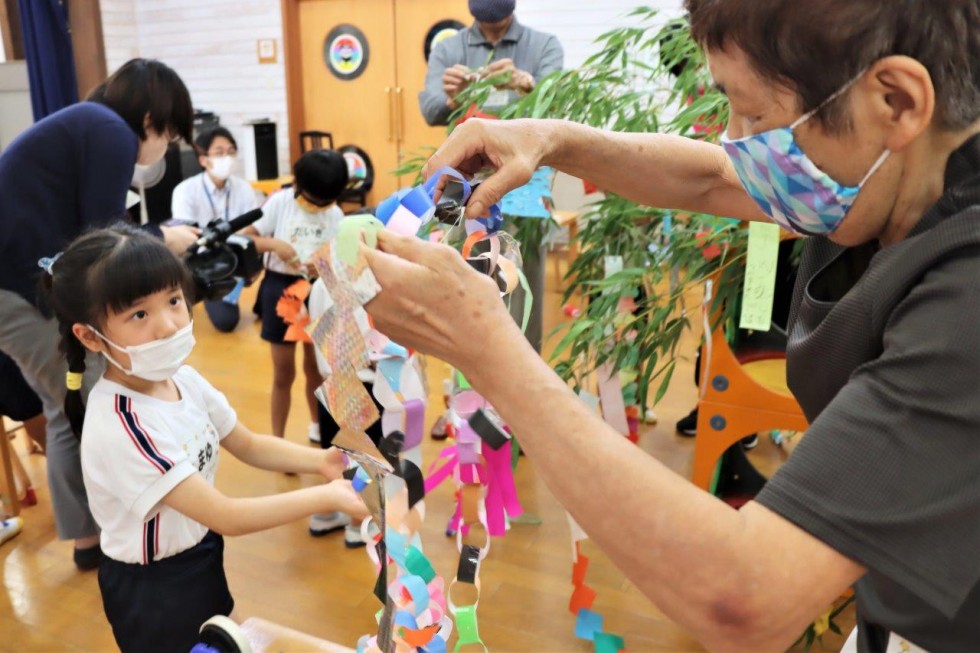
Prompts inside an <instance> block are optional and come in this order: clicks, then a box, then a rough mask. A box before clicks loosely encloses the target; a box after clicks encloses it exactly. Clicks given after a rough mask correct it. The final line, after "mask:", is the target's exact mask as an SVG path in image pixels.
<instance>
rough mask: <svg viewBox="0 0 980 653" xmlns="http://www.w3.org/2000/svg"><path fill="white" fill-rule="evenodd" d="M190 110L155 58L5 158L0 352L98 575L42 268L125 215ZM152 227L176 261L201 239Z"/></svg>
mask: <svg viewBox="0 0 980 653" xmlns="http://www.w3.org/2000/svg"><path fill="white" fill-rule="evenodd" d="M193 113H194V111H193V107H192V105H191V99H190V94H189V93H188V91H187V88H186V87H185V86H184V83H183V82H182V81H181V79H180V77H178V75H177V73H176V72H174V71H173V70H172V69H170V68H169V67H167V66H166V65H164V64H162V63H160V62H158V61H152V60H147V59H133V60H132V61H129V62H127V63H126V64H124V65H123V66H122V67H121V68H120V69H119V70H118V71H116V72H115V73H114V74H113V75H112V76H111V77H109V78H108V79H107V80H106V81H105V82H103V83H102V84H101V85H99V86H98V87H97V88H96V89H95V90H94V91H92V93H91V95H90V96H89V97H88V99H87V101H85V102H80V103H78V104H74V105H72V106H70V107H67V108H65V109H62V110H61V111H58V112H57V113H54V114H52V115H50V116H48V117H47V118H45V119H43V120H41V121H39V122H38V123H36V124H35V125H33V126H32V127H31V128H30V129H28V130H27V131H26V132H24V133H23V134H21V135H20V136H19V137H18V138H17V139H15V140H14V141H13V142H12V143H11V144H10V145H9V146H8V147H7V149H5V150H4V151H3V153H2V155H0V198H3V203H2V208H0V351H3V352H4V353H5V354H7V355H8V356H10V357H11V358H13V359H14V361H16V362H17V365H18V366H19V367H20V370H21V372H22V373H23V375H24V378H25V379H26V380H27V382H28V384H29V385H30V386H31V387H32V388H33V389H34V391H35V392H36V393H37V394H38V396H40V397H41V401H42V402H43V404H44V413H45V416H46V417H47V420H48V422H47V453H48V484H49V487H50V488H51V500H52V505H53V508H54V516H55V524H56V526H57V528H58V537H59V538H61V539H63V540H75V554H74V558H75V564H76V565H77V566H78V567H79V569H93V568H95V567H97V566H98V564H99V561H100V560H101V557H102V554H101V551H100V549H99V545H98V542H99V535H98V527H97V526H96V524H95V521H94V520H93V519H92V515H91V513H90V512H89V509H88V502H87V499H86V496H85V488H84V486H83V484H82V474H81V467H80V464H79V455H78V441H77V440H76V439H75V437H74V435H72V432H71V428H70V427H69V425H68V420H67V418H66V417H65V414H64V410H63V409H62V404H63V403H64V398H65V392H66V381H65V379H66V377H65V373H66V369H67V368H66V364H65V360H64V357H63V356H62V355H61V354H60V353H58V351H57V347H56V346H55V344H54V343H55V342H57V337H58V336H57V326H56V324H55V323H54V320H51V319H49V318H48V317H47V311H46V309H45V307H43V306H40V305H39V304H38V302H37V295H36V287H37V281H38V276H39V274H40V272H41V270H40V269H39V268H38V265H39V261H40V260H41V259H44V258H45V257H54V256H55V255H56V253H57V252H59V251H61V250H62V249H63V248H64V247H65V246H66V245H67V244H68V243H69V242H71V240H72V239H74V238H75V237H76V236H78V235H79V234H80V233H82V232H83V231H84V230H86V229H88V228H90V227H99V226H105V225H108V224H110V223H112V222H114V221H116V220H119V219H121V218H123V216H124V215H125V208H126V207H125V199H126V192H127V190H128V189H129V186H130V184H131V183H132V181H133V178H134V175H135V174H136V173H137V171H139V170H140V169H145V168H146V167H147V166H150V165H152V164H154V163H157V162H158V161H160V159H162V158H163V155H164V153H165V152H166V150H167V146H168V145H169V144H170V143H172V142H175V141H179V140H185V141H187V142H190V140H191V127H192V124H193ZM145 229H146V230H147V231H150V232H151V233H154V234H156V235H157V236H160V237H162V238H163V239H164V241H165V242H166V243H167V245H168V246H169V247H170V249H171V250H173V251H175V252H183V251H184V250H186V249H187V247H188V246H190V245H191V243H193V241H194V238H195V237H196V236H197V234H198V230H197V229H193V228H191V227H161V226H156V225H147V226H146V227H145ZM89 369H90V370H91V378H89V376H88V375H87V376H86V378H85V381H86V383H84V384H83V391H84V389H87V388H88V387H89V386H90V385H91V383H92V382H94V381H95V379H96V378H98V374H99V373H101V370H102V364H101V363H100V362H98V361H93V365H92V366H90V368H89Z"/></svg>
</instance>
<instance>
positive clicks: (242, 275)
mask: <svg viewBox="0 0 980 653" xmlns="http://www.w3.org/2000/svg"><path fill="white" fill-rule="evenodd" d="M261 217H262V209H254V210H252V211H249V212H248V213H243V214H242V215H240V216H238V217H237V218H232V219H231V220H222V219H217V220H212V221H211V222H210V223H208V226H207V227H205V228H204V231H203V232H202V233H201V237H200V238H198V239H197V240H196V241H195V242H194V244H193V245H191V246H190V247H189V248H188V250H187V255H186V257H185V259H184V261H185V263H186V264H187V267H188V268H190V271H191V275H192V276H193V278H194V286H195V289H196V291H197V292H196V297H195V300H197V301H199V300H202V299H221V298H222V297H224V296H225V295H227V294H228V293H230V292H231V291H232V290H233V289H234V288H235V285H236V284H237V283H238V279H244V280H245V285H246V286H250V285H252V283H253V282H254V281H255V279H256V277H258V275H259V273H260V272H261V271H262V257H260V256H259V253H258V251H257V250H256V249H255V242H254V241H253V240H252V239H251V238H249V237H247V236H239V235H237V234H236V232H238V231H240V230H241V229H244V228H245V227H247V226H248V225H250V224H252V223H253V222H255V221H256V220H258V219H259V218H261Z"/></svg>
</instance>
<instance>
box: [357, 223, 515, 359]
mask: <svg viewBox="0 0 980 653" xmlns="http://www.w3.org/2000/svg"><path fill="white" fill-rule="evenodd" d="M378 247H379V250H373V249H369V248H367V247H365V248H364V249H363V251H364V254H365V256H366V257H367V261H368V264H369V265H370V266H371V269H372V270H373V271H374V275H375V276H376V277H377V279H378V283H380V284H381V288H382V291H381V293H380V294H379V295H378V296H377V297H375V298H374V299H373V300H372V301H371V302H369V303H368V304H367V305H366V306H365V308H366V309H367V312H368V313H369V314H370V315H371V317H372V318H373V319H374V324H375V326H376V327H377V328H378V330H379V331H381V332H382V333H384V334H385V335H387V336H388V337H390V338H391V339H392V340H394V341H395V342H397V343H399V344H401V345H404V346H406V347H410V348H412V349H415V350H418V351H420V352H423V353H427V354H432V355H433V356H436V357H437V358H440V359H442V360H444V361H446V362H447V363H449V364H450V365H452V366H454V367H456V368H458V369H459V370H460V371H462V372H463V374H471V373H473V372H474V371H476V370H479V369H480V368H481V366H483V365H485V364H486V363H489V362H491V361H492V360H493V352H494V350H495V348H496V345H495V343H503V342H506V340H507V339H512V338H517V339H522V338H523V336H522V335H521V331H520V329H519V328H518V327H517V325H516V324H515V323H514V320H513V319H512V318H511V316H510V313H508V312H507V309H506V307H505V306H504V303H503V302H502V301H501V299H500V292H499V291H498V290H497V285H496V284H495V283H494V282H493V281H492V280H491V279H490V278H489V277H487V276H485V275H483V274H480V273H479V272H477V271H476V270H474V269H473V268H471V267H470V266H469V265H468V264H467V263H466V261H464V260H463V257H462V256H460V254H459V252H457V251H456V250H454V249H452V248H450V247H447V246H446V245H438V244H434V243H429V242H426V241H422V240H419V239H418V238H410V237H405V236H400V235H398V234H395V233H392V232H390V231H381V232H379V233H378Z"/></svg>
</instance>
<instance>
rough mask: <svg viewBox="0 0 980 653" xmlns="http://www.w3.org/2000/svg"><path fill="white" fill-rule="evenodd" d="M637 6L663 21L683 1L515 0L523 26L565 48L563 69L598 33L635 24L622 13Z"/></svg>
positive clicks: (584, 53) (575, 62)
mask: <svg viewBox="0 0 980 653" xmlns="http://www.w3.org/2000/svg"><path fill="white" fill-rule="evenodd" d="M395 1H396V2H411V1H412V0H395ZM639 6H648V7H655V8H657V9H660V10H661V12H662V13H661V16H660V17H661V18H663V20H664V22H666V21H667V20H668V19H670V18H673V17H675V16H679V15H681V14H682V13H683V9H682V6H683V0H601V1H597V0H587V1H582V2H577V3H570V2H568V0H517V12H516V13H517V18H518V20H520V21H521V22H522V23H524V24H525V25H527V26H529V27H533V28H534V29H537V30H540V31H542V32H548V33H549V34H554V35H555V36H557V37H558V40H559V41H560V42H561V44H562V47H563V48H564V49H565V67H566V68H575V67H577V66H580V65H582V62H584V61H585V59H586V58H587V57H588V56H589V55H591V54H594V53H595V52H596V47H595V45H594V44H593V41H595V39H596V38H597V37H598V36H599V35H600V34H603V33H604V32H607V31H609V30H611V29H614V28H617V27H629V26H631V25H635V24H636V19H630V18H627V17H626V14H628V13H629V12H630V11H632V10H633V9H636V8H637V7H639Z"/></svg>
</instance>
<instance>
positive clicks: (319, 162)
mask: <svg viewBox="0 0 980 653" xmlns="http://www.w3.org/2000/svg"><path fill="white" fill-rule="evenodd" d="M293 176H294V179H295V181H294V185H293V188H292V189H285V190H282V191H279V192H278V193H276V194H275V195H273V196H272V197H270V198H269V201H268V202H266V203H265V206H264V207H262V211H263V215H262V218H261V219H259V220H258V221H257V222H255V223H254V224H252V225H250V226H248V227H246V228H245V229H244V230H242V233H243V234H245V235H246V236H252V237H253V239H254V240H255V246H256V249H257V250H258V251H259V252H268V254H267V256H266V260H265V267H266V272H265V276H264V278H263V279H262V285H261V286H260V287H259V299H258V308H259V312H260V315H261V318H262V332H261V337H262V339H263V340H266V341H267V342H268V343H269V345H270V347H271V349H272V366H273V378H272V393H271V395H272V433H273V434H274V435H276V436H278V437H283V436H284V435H285V431H286V419H287V418H288V417H289V405H290V398H291V391H292V386H293V380H294V379H295V378H296V343H295V342H288V341H286V340H285V335H286V331H287V329H288V325H287V324H286V322H285V321H284V320H283V318H282V317H280V316H279V315H278V314H277V313H276V305H277V304H278V303H279V299H280V298H281V297H282V295H283V292H284V291H285V290H286V289H287V288H289V287H290V286H291V285H293V284H294V283H296V281H298V280H299V279H304V278H307V279H309V278H314V277H316V267H315V266H314V265H313V254H314V252H316V251H317V250H318V249H319V248H320V247H321V246H322V245H323V244H324V243H326V242H327V241H329V240H332V239H333V238H334V237H335V236H336V234H337V226H338V225H339V224H340V221H341V220H342V219H343V217H344V213H343V211H341V210H340V207H338V206H337V198H338V197H340V194H341V192H343V190H344V189H345V188H346V187H347V180H348V172H347V162H346V160H345V159H344V157H343V156H342V155H341V154H340V153H338V152H335V151H334V150H311V151H309V152H306V153H304V154H303V155H302V156H301V157H300V158H299V159H298V160H297V161H296V164H295V165H294V166H293ZM303 373H304V375H305V376H306V393H305V394H306V403H307V409H308V410H309V414H310V430H309V438H310V440H311V441H314V442H316V441H319V432H320V431H319V426H318V415H317V401H316V398H315V397H314V396H313V392H314V391H315V390H316V388H317V387H318V386H319V385H320V374H319V372H318V371H317V367H316V360H315V359H314V354H313V345H312V344H309V343H304V344H303Z"/></svg>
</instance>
